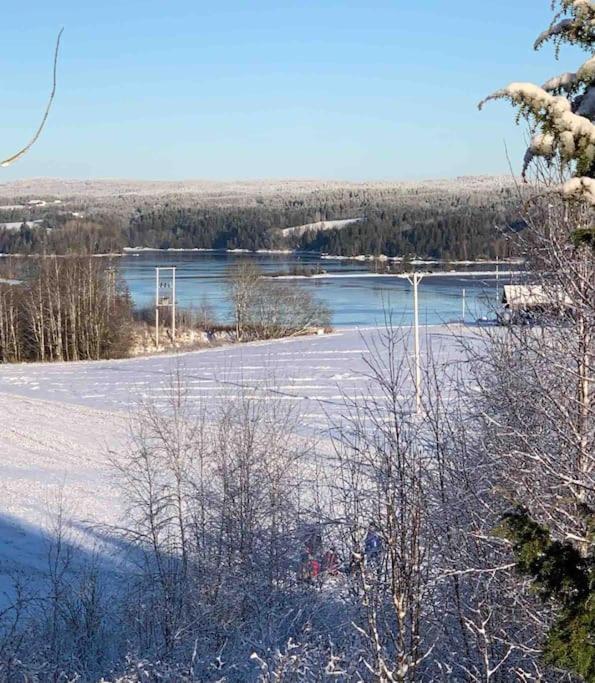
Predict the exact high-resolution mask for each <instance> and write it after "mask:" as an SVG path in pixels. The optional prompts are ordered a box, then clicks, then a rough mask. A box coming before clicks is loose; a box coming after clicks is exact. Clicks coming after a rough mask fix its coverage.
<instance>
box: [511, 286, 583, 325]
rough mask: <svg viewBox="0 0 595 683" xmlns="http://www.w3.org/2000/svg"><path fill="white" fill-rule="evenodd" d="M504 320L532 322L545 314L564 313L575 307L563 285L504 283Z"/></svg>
mask: <svg viewBox="0 0 595 683" xmlns="http://www.w3.org/2000/svg"><path fill="white" fill-rule="evenodd" d="M502 304H503V305H504V311H503V313H502V316H501V318H502V321H503V322H509V323H516V322H531V321H533V320H535V319H536V318H539V317H542V316H544V315H552V314H554V315H562V314H566V313H568V312H570V311H571V310H572V308H573V304H572V299H571V298H570V297H569V296H568V293H567V292H565V291H564V290H563V289H562V288H561V287H559V286H557V285H552V286H549V287H545V286H544V285H504V289H503V292H502Z"/></svg>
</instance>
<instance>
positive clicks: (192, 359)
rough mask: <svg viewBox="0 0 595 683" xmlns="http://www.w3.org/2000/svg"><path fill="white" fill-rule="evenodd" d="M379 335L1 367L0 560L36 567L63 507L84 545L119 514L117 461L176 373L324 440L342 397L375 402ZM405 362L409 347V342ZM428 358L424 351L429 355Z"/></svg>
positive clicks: (209, 395) (214, 400) (213, 400)
mask: <svg viewBox="0 0 595 683" xmlns="http://www.w3.org/2000/svg"><path fill="white" fill-rule="evenodd" d="M456 332H460V328H459V329H447V328H445V327H443V326H436V327H429V328H427V329H426V330H424V333H423V334H422V342H423V347H424V348H425V347H426V346H427V345H430V346H431V347H432V350H433V354H434V356H435V357H436V358H438V359H439V360H440V361H441V362H445V363H451V362H455V361H456V359H457V358H458V357H459V353H458V351H457V347H456V342H455V339H454V336H453V334H454V333H456ZM377 341H378V330H374V329H365V330H357V331H355V330H345V331H341V332H338V333H333V334H329V335H325V336H320V337H318V336H317V337H303V338H298V339H288V340H279V341H272V342H259V343H253V344H246V345H237V346H228V347H220V348H215V349H208V350H205V351H197V352H191V353H181V354H178V355H163V356H153V357H148V358H136V359H130V360H117V361H100V362H80V363H55V364H28V365H27V364H22V365H4V366H0V425H1V429H0V456H1V457H0V506H1V509H0V515H1V517H0V561H2V562H3V566H4V568H5V569H4V570H5V571H6V567H7V565H6V563H7V562H8V563H9V565H14V564H16V565H17V566H19V565H20V566H22V565H25V566H27V567H34V566H36V565H37V564H40V563H41V564H43V562H44V557H45V554H46V552H47V548H46V546H45V544H44V542H43V538H42V535H40V530H41V529H43V528H44V527H45V526H47V524H48V522H49V521H50V520H51V518H52V515H53V514H54V513H55V511H56V510H57V509H58V507H59V504H60V501H62V503H63V505H64V509H65V513H66V516H67V517H68V519H69V520H71V521H72V523H73V524H74V526H75V527H76V528H77V529H78V530H79V531H84V533H85V536H84V538H85V539H86V541H90V540H92V539H93V538H94V537H95V536H96V531H97V528H98V525H100V524H102V523H105V524H110V523H113V522H116V521H117V520H118V518H119V516H120V514H121V512H122V509H123V508H122V501H121V499H120V495H121V494H120V493H119V492H118V487H117V486H115V484H114V472H113V465H112V464H111V462H110V458H111V457H113V455H114V453H117V452H118V450H119V449H121V448H122V447H123V446H124V444H125V442H126V438H127V426H128V424H129V419H130V415H131V413H133V412H134V410H135V406H136V405H137V404H138V402H139V400H141V399H150V400H151V401H152V402H154V403H156V404H158V405H163V406H165V405H166V398H165V397H166V393H167V391H168V388H169V387H170V386H171V381H172V376H173V373H175V372H178V371H179V372H181V374H182V376H183V378H184V382H185V385H186V386H187V388H188V396H189V399H190V400H191V401H194V402H196V403H197V404H201V405H202V406H207V407H208V408H209V409H214V408H216V406H217V405H218V403H220V402H222V401H225V400H227V399H230V398H232V397H237V396H240V395H248V396H249V395H251V394H254V395H262V392H264V394H265V395H266V397H267V400H271V401H286V402H289V403H290V404H291V405H295V406H296V407H297V408H298V410H299V411H300V415H301V420H300V422H301V424H302V426H303V429H304V430H305V431H307V432H309V433H317V434H323V433H324V430H325V428H326V426H327V424H328V420H327V416H328V415H331V416H332V417H333V418H334V419H340V416H341V414H342V410H343V399H344V397H345V396H348V397H350V398H354V397H355V396H356V395H367V396H370V395H374V393H375V392H376V393H377V392H378V390H377V389H373V388H371V387H369V386H368V384H369V383H368V381H367V380H366V378H365V377H364V376H363V375H364V374H365V372H366V359H369V358H370V355H371V353H372V349H373V347H374V345H375V344H376V343H377ZM402 352H403V354H404V355H409V349H408V346H407V344H406V343H405V342H404V344H403V347H402ZM422 352H423V349H422Z"/></svg>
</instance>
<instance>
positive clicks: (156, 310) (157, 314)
mask: <svg viewBox="0 0 595 683" xmlns="http://www.w3.org/2000/svg"><path fill="white" fill-rule="evenodd" d="M155 346H156V347H157V348H159V267H157V268H155Z"/></svg>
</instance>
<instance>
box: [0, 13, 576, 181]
mask: <svg viewBox="0 0 595 683" xmlns="http://www.w3.org/2000/svg"><path fill="white" fill-rule="evenodd" d="M550 17H551V12H550V10H549V0H498V2H482V1H481V0H479V1H478V0H474V1H470V0H454V2H453V1H452V0H450V1H447V0H410V1H408V2H405V1H404V0H386V1H385V0H366V1H364V0H361V1H359V2H353V1H351V0H316V1H312V0H295V1H293V2H287V1H285V0H275V1H269V0H251V1H250V2H248V1H247V0H246V1H244V2H239V1H236V0H234V1H232V0H219V2H209V3H206V2H203V1H202V0H169V1H165V0H161V1H157V0H142V1H141V0H119V1H118V2H116V1H115V0H103V1H102V2H99V1H98V0H93V1H92V2H84V1H83V0H54V1H52V2H50V1H48V0H28V1H27V2H25V1H24V0H22V1H21V2H15V1H9V0H6V1H5V2H3V7H2V21H1V25H0V40H1V43H2V49H1V53H0V55H1V56H0V92H1V93H2V102H3V105H4V106H3V107H2V108H1V110H0V154H6V155H7V154H8V153H11V152H14V151H15V150H16V148H18V147H19V146H20V145H21V144H24V143H25V142H26V141H27V140H28V138H29V136H30V134H31V132H32V131H33V129H34V128H35V127H36V125H37V123H38V119H39V116H40V114H41V112H42V110H43V107H44V106H45V99H46V97H47V94H48V91H49V80H50V71H51V68H50V62H51V53H52V50H53V42H54V40H55V36H56V33H57V30H58V29H59V27H60V26H62V25H63V26H64V27H65V31H64V36H63V50H62V55H61V59H60V66H59V85H58V93H57V96H56V101H55V107H54V109H53V111H52V113H51V116H50V119H49V122H48V125H47V128H46V130H45V132H44V134H43V137H42V138H41V139H40V141H39V143H38V144H37V146H36V147H34V148H33V150H32V151H31V153H30V154H29V155H28V156H27V157H26V158H24V159H23V160H22V161H20V162H19V163H18V164H15V166H14V167H12V168H10V169H0V182H3V181H5V180H12V179H17V178H29V177H36V176H59V177H71V178H94V177H119V178H143V179H183V178H197V179H198V178H202V179H230V180H232V179H244V178H334V179H354V180H361V179H406V178H434V177H450V176H456V175H463V174H492V173H507V172H508V166H507V161H506V156H505V151H504V141H506V143H507V145H508V147H509V151H510V154H511V156H512V158H513V161H514V162H515V163H516V164H517V168H518V165H519V164H520V159H519V157H520V156H521V155H522V148H523V138H524V131H523V129H522V128H520V127H516V126H515V124H514V115H513V110H512V109H511V107H509V106H508V105H506V104H503V103H495V104H492V105H491V106H489V107H488V108H487V109H486V110H485V111H484V112H483V113H479V112H478V111H477V109H476V103H477V101H478V100H479V99H481V98H482V97H483V96H484V95H486V94H488V93H489V92H491V91H492V90H494V89H496V88H498V87H500V86H502V85H505V84H506V83H508V82H510V81H513V80H531V81H535V82H538V83H541V82H543V81H544V80H545V79H546V78H547V77H549V76H550V75H553V74H554V73H557V72H558V71H565V70H568V69H574V68H576V66H578V59H579V58H580V56H579V55H578V54H577V53H573V52H570V51H568V50H566V51H563V52H562V55H561V59H560V61H559V62H558V63H555V62H554V58H553V54H552V50H551V49H550V48H549V47H546V48H544V49H542V51H541V52H539V53H534V52H533V51H532V49H531V45H532V41H533V39H534V38H535V36H536V35H537V34H538V33H539V32H540V31H541V30H542V29H543V28H545V27H546V26H547V24H548V23H549V20H550Z"/></svg>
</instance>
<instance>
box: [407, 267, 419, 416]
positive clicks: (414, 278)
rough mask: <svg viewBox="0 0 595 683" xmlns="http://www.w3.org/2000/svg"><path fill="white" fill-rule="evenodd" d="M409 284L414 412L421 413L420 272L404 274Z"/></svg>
mask: <svg viewBox="0 0 595 683" xmlns="http://www.w3.org/2000/svg"><path fill="white" fill-rule="evenodd" d="M406 278H407V280H408V281H409V284H411V285H412V286H413V339H414V342H413V343H414V346H415V348H414V351H415V412H416V414H417V415H419V414H420V413H421V356H420V350H419V298H418V295H417V288H418V286H419V283H420V282H421V281H422V279H423V275H422V274H421V273H413V274H412V275H406Z"/></svg>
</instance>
